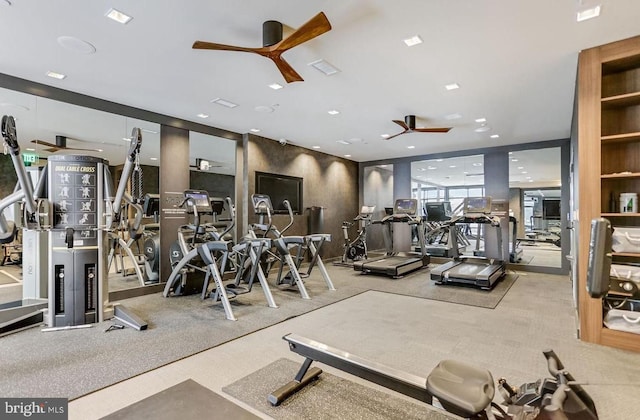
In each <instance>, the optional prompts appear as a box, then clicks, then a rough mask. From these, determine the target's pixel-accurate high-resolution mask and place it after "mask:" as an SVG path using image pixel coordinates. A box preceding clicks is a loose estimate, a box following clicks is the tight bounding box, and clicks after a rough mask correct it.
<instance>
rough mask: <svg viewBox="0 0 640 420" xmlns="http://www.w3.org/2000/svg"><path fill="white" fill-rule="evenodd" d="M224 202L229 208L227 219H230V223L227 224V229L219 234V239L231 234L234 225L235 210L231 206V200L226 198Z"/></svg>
mask: <svg viewBox="0 0 640 420" xmlns="http://www.w3.org/2000/svg"><path fill="white" fill-rule="evenodd" d="M224 201H225V202H226V203H227V205H228V206H229V217H230V219H231V223H229V225H227V227H226V228H225V229H224V230H223V231H222V233H221V234H220V238H222V237H224V235H226V234H227V233H229V232H231V230H232V229H233V227H234V226H235V225H236V208H235V206H234V205H233V201H232V200H231V197H226V198H225V199H224Z"/></svg>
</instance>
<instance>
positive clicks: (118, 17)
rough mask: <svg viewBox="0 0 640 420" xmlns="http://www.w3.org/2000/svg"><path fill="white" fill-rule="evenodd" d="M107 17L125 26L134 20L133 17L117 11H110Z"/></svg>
mask: <svg viewBox="0 0 640 420" xmlns="http://www.w3.org/2000/svg"><path fill="white" fill-rule="evenodd" d="M105 16H106V17H108V18H109V19H113V20H115V21H116V22H118V23H122V24H123V25H126V24H127V23H129V21H131V19H133V18H132V17H131V16H129V15H127V14H124V13H122V12H121V11H119V10H116V9H109V11H108V12H107V14H106V15H105Z"/></svg>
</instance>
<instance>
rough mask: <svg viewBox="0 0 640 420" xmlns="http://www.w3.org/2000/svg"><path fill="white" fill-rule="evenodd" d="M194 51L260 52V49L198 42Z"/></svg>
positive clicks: (194, 45)
mask: <svg viewBox="0 0 640 420" xmlns="http://www.w3.org/2000/svg"><path fill="white" fill-rule="evenodd" d="M191 48H193V49H194V50H219V51H239V52H253V53H255V52H258V50H259V48H248V47H237V46H235V45H226V44H216V43H215V42H206V41H196V42H194V43H193V46H192V47H191Z"/></svg>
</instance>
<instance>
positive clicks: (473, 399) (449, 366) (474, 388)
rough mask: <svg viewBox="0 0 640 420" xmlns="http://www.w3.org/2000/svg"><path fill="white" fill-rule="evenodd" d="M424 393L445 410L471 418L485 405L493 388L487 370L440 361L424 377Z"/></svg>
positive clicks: (491, 398)
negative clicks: (434, 398) (428, 394)
mask: <svg viewBox="0 0 640 420" xmlns="http://www.w3.org/2000/svg"><path fill="white" fill-rule="evenodd" d="M427 391H428V392H429V393H430V394H431V395H433V396H434V397H436V398H437V399H438V401H440V404H442V406H443V407H444V408H445V409H446V410H447V411H449V412H451V413H454V414H456V415H458V416H461V417H473V416H475V415H476V414H478V413H480V412H481V411H483V410H484V409H485V408H486V407H487V406H489V404H490V403H491V401H492V400H493V396H494V394H495V387H494V384H493V376H491V372H489V371H488V370H485V369H479V368H477V367H475V366H470V365H467V364H464V363H461V362H458V361H455V360H443V361H441V362H440V363H439V364H438V366H436V367H435V368H434V369H433V370H432V371H431V373H430V374H429V376H428V377H427Z"/></svg>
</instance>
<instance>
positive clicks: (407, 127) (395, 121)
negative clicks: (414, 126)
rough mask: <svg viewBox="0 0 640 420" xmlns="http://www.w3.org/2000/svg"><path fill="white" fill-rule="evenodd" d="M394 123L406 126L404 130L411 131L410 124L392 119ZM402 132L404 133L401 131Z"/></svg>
mask: <svg viewBox="0 0 640 420" xmlns="http://www.w3.org/2000/svg"><path fill="white" fill-rule="evenodd" d="M392 121H393V122H394V123H396V124H398V125H399V126H400V127H402V128H404V131H405V132H406V131H409V126H408V125H407V124H406V123H405V122H404V121H401V120H392ZM401 134H402V133H401Z"/></svg>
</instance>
